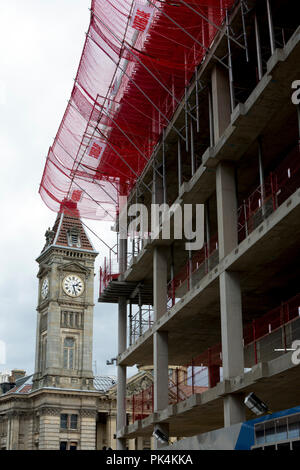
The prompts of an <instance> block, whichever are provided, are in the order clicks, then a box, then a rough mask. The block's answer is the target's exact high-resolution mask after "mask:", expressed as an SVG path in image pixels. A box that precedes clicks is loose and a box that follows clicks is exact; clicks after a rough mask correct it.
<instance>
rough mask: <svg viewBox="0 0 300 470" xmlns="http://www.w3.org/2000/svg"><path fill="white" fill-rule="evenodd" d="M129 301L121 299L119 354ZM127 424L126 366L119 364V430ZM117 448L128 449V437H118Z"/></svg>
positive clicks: (123, 338)
mask: <svg viewBox="0 0 300 470" xmlns="http://www.w3.org/2000/svg"><path fill="white" fill-rule="evenodd" d="M126 317H127V303H126V298H125V297H120V299H119V321H118V354H122V353H123V352H124V351H125V349H126V336H127V328H126V326H127V323H126V322H127V318H126ZM124 426H126V366H121V365H118V384H117V431H120V430H121V429H122V428H123V427H124ZM117 450H126V439H120V438H118V439H117Z"/></svg>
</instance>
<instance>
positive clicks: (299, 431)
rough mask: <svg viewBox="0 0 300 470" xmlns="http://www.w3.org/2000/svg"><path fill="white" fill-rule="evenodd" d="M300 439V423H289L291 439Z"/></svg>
mask: <svg viewBox="0 0 300 470" xmlns="http://www.w3.org/2000/svg"><path fill="white" fill-rule="evenodd" d="M295 437H300V422H296V423H289V439H294V438H295Z"/></svg>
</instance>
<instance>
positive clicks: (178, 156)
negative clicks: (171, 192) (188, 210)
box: [177, 138, 182, 194]
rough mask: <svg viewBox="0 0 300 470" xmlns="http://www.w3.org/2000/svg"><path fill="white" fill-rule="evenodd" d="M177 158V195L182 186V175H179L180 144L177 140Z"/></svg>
mask: <svg viewBox="0 0 300 470" xmlns="http://www.w3.org/2000/svg"><path fill="white" fill-rule="evenodd" d="M177 158H178V194H179V193H180V188H181V185H182V173H181V143H180V139H179V138H178V144H177Z"/></svg>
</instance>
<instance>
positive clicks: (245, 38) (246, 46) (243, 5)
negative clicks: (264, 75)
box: [241, 0, 250, 63]
mask: <svg viewBox="0 0 300 470" xmlns="http://www.w3.org/2000/svg"><path fill="white" fill-rule="evenodd" d="M244 8H245V2H244V0H241V14H242V25H243V36H244V43H245V53H246V61H247V62H248V63H249V60H250V59H249V49H248V37H247V30H246V22H245V14H246V13H245V10H244Z"/></svg>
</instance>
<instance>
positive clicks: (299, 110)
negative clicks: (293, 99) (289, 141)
mask: <svg viewBox="0 0 300 470" xmlns="http://www.w3.org/2000/svg"><path fill="white" fill-rule="evenodd" d="M296 107H297V116H298V128H299V143H300V104H298V105H297V106H296Z"/></svg>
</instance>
